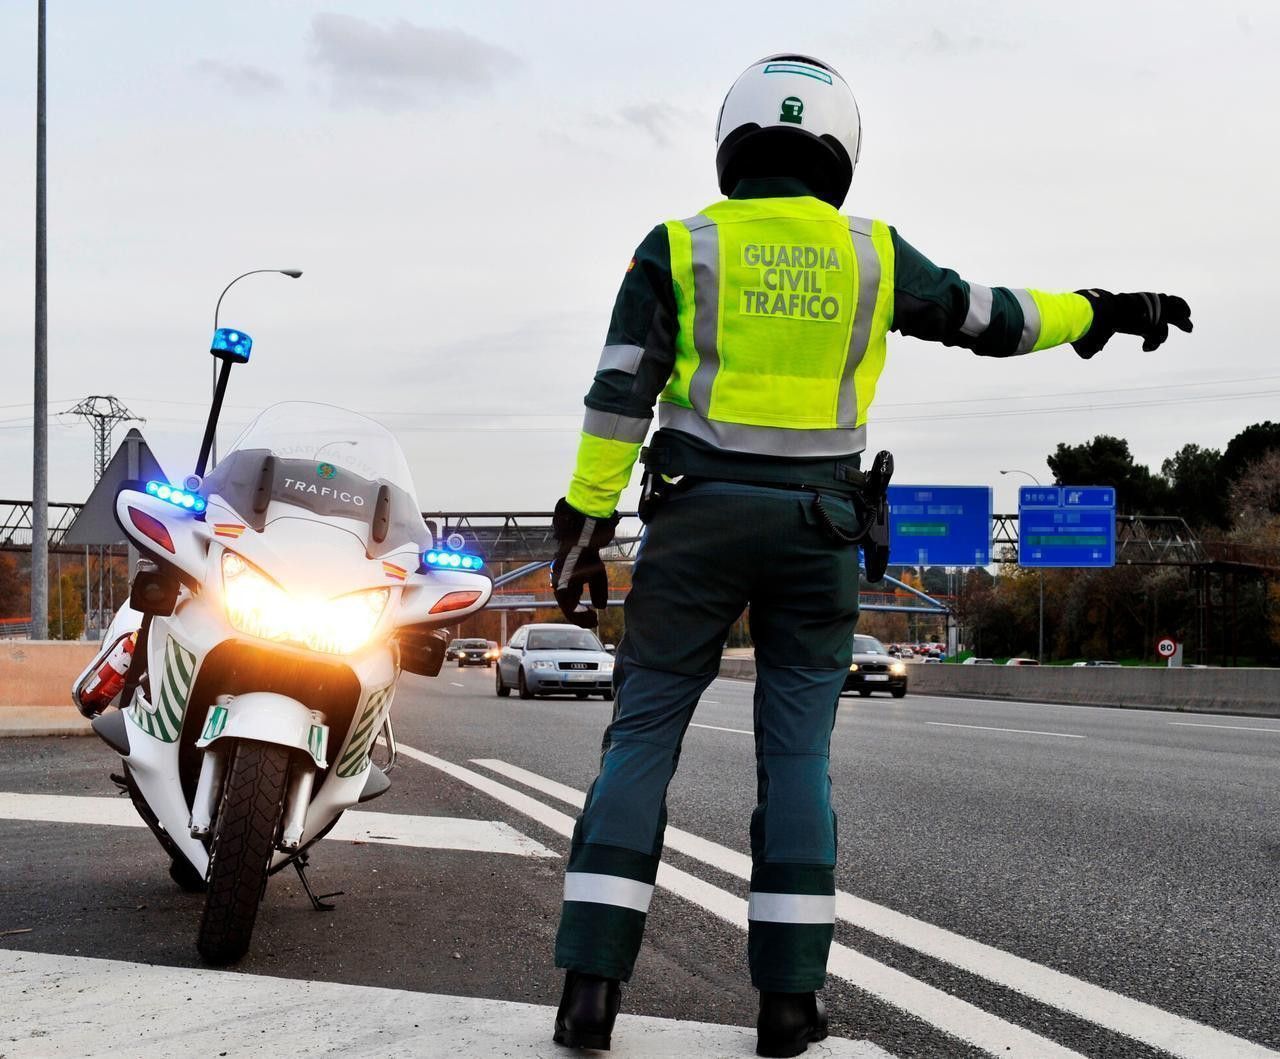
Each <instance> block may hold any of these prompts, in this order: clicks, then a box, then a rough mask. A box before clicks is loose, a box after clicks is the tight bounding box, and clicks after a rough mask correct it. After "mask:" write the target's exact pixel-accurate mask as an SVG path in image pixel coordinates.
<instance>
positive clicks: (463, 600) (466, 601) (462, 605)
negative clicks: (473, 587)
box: [431, 592, 480, 614]
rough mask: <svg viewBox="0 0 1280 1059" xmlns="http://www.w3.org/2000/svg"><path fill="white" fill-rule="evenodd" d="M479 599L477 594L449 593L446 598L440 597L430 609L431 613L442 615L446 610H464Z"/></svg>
mask: <svg viewBox="0 0 1280 1059" xmlns="http://www.w3.org/2000/svg"><path fill="white" fill-rule="evenodd" d="M479 598H480V593H479V592H450V593H449V594H448V595H447V596H441V597H440V600H439V602H438V603H436V605H435V606H434V607H432V608H431V613H432V614H442V613H444V612H445V611H448V610H466V609H467V607H469V606H471V604H472V603H474V602H475V601H476V600H477V599H479Z"/></svg>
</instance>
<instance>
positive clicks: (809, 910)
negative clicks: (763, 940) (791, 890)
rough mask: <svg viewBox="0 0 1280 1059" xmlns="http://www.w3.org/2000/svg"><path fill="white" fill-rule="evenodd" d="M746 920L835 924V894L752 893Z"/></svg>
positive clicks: (748, 902)
mask: <svg viewBox="0 0 1280 1059" xmlns="http://www.w3.org/2000/svg"><path fill="white" fill-rule="evenodd" d="M747 918H748V919H753V920H755V921H756V922H757V923H834V922H835V921H836V898H835V894H766V893H756V892H754V891H752V894H751V897H750V899H749V900H748V901H747Z"/></svg>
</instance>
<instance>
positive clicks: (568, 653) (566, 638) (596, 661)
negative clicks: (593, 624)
mask: <svg viewBox="0 0 1280 1059" xmlns="http://www.w3.org/2000/svg"><path fill="white" fill-rule="evenodd" d="M494 685H495V687H494V690H495V691H497V693H498V694H499V695H500V696H502V697H504V698H505V697H506V696H508V695H510V694H511V689H512V688H515V689H516V690H517V691H518V692H519V693H520V697H521V698H522V699H532V698H534V697H535V696H538V695H576V696H577V697H578V698H580V699H585V698H586V697H587V696H588V695H599V696H600V697H601V698H602V699H605V700H606V701H607V700H609V699H612V698H613V645H612V644H610V645H608V646H605V645H604V644H602V643H601V642H600V641H599V640H598V639H597V638H596V634H595V633H593V632H591V631H590V630H589V629H580V628H578V627H577V626H576V625H556V624H545V625H543V624H538V625H525V626H523V627H522V628H520V629H517V630H516V632H515V635H514V636H512V637H511V641H510V642H509V643H508V644H507V646H506V647H504V648H503V649H502V653H501V654H500V655H499V656H498V665H497V668H496V670H495V675H494Z"/></svg>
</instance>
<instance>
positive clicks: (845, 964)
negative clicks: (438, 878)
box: [400, 743, 1080, 1059]
mask: <svg viewBox="0 0 1280 1059" xmlns="http://www.w3.org/2000/svg"><path fill="white" fill-rule="evenodd" d="M400 753H401V754H402V755H404V756H405V757H409V758H412V759H413V760H415V761H421V762H422V763H423V764H424V765H430V766H431V767H432V768H436V769H439V770H440V771H441V772H443V773H445V774H446V775H448V776H452V777H454V779H458V780H461V781H462V782H463V783H467V784H469V785H470V786H472V787H474V788H475V789H476V790H478V791H482V792H483V793H485V794H488V795H490V796H491V797H493V798H496V799H497V800H498V801H500V802H503V803H504V804H505V805H508V806H510V807H511V808H512V809H515V810H516V811H517V812H520V813H524V814H525V815H526V816H529V817H531V818H532V819H534V820H536V821H538V823H540V824H543V825H544V826H545V827H547V828H549V829H551V830H552V831H555V832H556V833H557V834H560V835H563V836H564V837H565V838H569V837H570V836H571V835H572V834H573V818H572V817H571V816H567V815H566V814H565V813H562V812H560V811H559V810H556V809H552V808H551V807H550V806H549V805H545V804H543V803H542V802H540V801H538V799H536V798H531V797H530V796H529V795H527V794H524V793H522V792H521V791H518V790H515V789H514V788H512V787H508V786H506V785H505V784H502V783H498V782H497V781H496V780H493V779H490V778H489V777H488V776H484V775H481V774H480V773H478V772H475V771H473V770H472V769H469V768H465V767H463V766H462V765H455V764H454V763H453V762H451V761H445V760H444V759H443V758H438V757H434V756H432V755H431V754H427V753H424V752H423V751H421V750H415V749H414V748H413V747H409V746H405V745H404V744H403V743H401V744H400ZM484 764H485V765H486V766H488V765H492V764H498V765H502V764H503V763H502V762H496V763H495V762H485V763H484ZM505 767H507V768H511V767H513V766H505ZM521 771H522V772H523V770H521ZM528 775H530V776H534V774H533V773H529V774H528ZM537 778H539V779H540V778H541V777H537ZM547 782H548V783H551V782H554V781H547ZM530 786H533V785H532V784H530ZM560 786H562V785H559V784H557V787H560ZM535 789H536V788H535ZM564 789H565V790H572V788H564ZM573 795H574V797H575V798H576V799H577V804H579V805H581V803H582V797H583V796H582V794H581V792H578V791H574V792H573ZM674 830H675V829H674V828H669V829H668V832H667V833H668V835H670V834H671V833H672V831H674ZM690 837H693V836H690ZM698 841H699V842H702V841H704V840H701V839H699V840H698ZM706 845H707V847H708V848H709V847H711V846H713V845H714V844H713V843H707V844H706ZM673 848H674V846H673ZM718 848H720V849H724V847H718ZM725 852H729V853H731V852H732V851H731V850H725ZM657 885H658V886H659V887H661V888H662V889H664V890H667V891H669V892H671V893H674V894H676V895H677V896H679V897H683V898H684V899H685V900H686V901H689V902H691V903H693V904H695V905H698V906H699V907H701V908H704V909H706V910H707V911H708V912H710V913H711V914H712V915H714V916H717V917H718V918H720V919H722V920H724V921H725V922H726V923H730V924H732V925H733V926H735V927H738V928H739V929H741V930H746V929H747V902H746V901H745V900H743V899H742V898H741V897H738V896H737V895H736V894H733V893H730V892H729V891H728V890H722V889H721V888H720V887H718V886H713V885H712V884H711V883H709V882H707V881H705V880H704V879H700V878H698V876H696V875H691V874H690V873H689V872H686V871H681V870H680V869H679V868H674V867H672V866H671V865H670V864H661V865H659V866H658V878H657ZM827 968H828V970H829V971H830V973H831V974H832V975H834V976H836V977H838V978H842V979H844V980H845V981H846V982H849V983H850V984H852V985H854V986H856V987H857V988H859V989H861V990H863V991H864V992H867V993H869V994H871V995H872V996H875V997H878V998H879V999H881V1000H883V1001H885V1002H886V1003H888V1004H892V1005H893V1006H894V1007H896V1008H899V1009H900V1010H902V1011H905V1012H908V1013H909V1014H911V1015H914V1016H915V1017H917V1018H919V1019H921V1020H923V1021H924V1022H927V1023H929V1024H930V1025H932V1026H936V1027H937V1028H938V1029H940V1030H941V1031H942V1032H944V1033H947V1034H950V1035H951V1036H953V1037H957V1038H959V1039H960V1040H962V1041H965V1042H967V1043H968V1044H970V1045H973V1046H974V1047H977V1048H979V1049H981V1050H982V1051H985V1052H987V1053H988V1054H990V1055H998V1056H1002V1057H1003V1059H1069V1057H1070V1059H1080V1055H1079V1053H1078V1052H1074V1051H1072V1050H1071V1049H1069V1048H1064V1047H1063V1046H1062V1045H1060V1044H1058V1043H1056V1042H1054V1041H1051V1040H1049V1039H1048V1038H1047V1037H1042V1036H1040V1035H1039V1034H1037V1033H1033V1032H1031V1031H1030V1030H1028V1029H1025V1028H1023V1027H1022V1026H1018V1025H1015V1024H1014V1023H1012V1022H1008V1021H1006V1020H1005V1019H1002V1018H999V1017H997V1016H995V1015H992V1014H991V1013H990V1012H987V1011H983V1010H982V1009H981V1008H979V1007H977V1006H975V1005H973V1004H970V1003H969V1002H968V1001H965V1000H961V999H960V998H959V997H955V996H952V995H951V994H949V993H946V992H943V991H942V990H941V989H936V988H934V987H933V986H931V985H927V984H926V983H924V982H921V981H918V980H916V979H915V978H912V977H911V976H910V975H906V974H903V973H902V972H901V971H898V970H896V969H895V968H893V967H889V966H888V965H886V964H883V963H880V962H878V961H876V960H873V959H871V958H870V957H868V956H864V955H863V954H862V953H860V952H856V951H854V950H853V949H851V948H849V947H848V946H845V945H841V944H838V943H837V944H835V945H832V946H831V957H830V960H829V961H828V964H827Z"/></svg>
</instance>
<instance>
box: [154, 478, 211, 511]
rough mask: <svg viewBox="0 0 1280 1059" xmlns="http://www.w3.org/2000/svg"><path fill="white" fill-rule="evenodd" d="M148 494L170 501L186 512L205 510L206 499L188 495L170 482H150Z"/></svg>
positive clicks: (193, 494) (191, 494) (192, 494)
mask: <svg viewBox="0 0 1280 1059" xmlns="http://www.w3.org/2000/svg"><path fill="white" fill-rule="evenodd" d="M147 492H148V493H150V494H151V495H152V496H154V497H158V498H159V499H161V500H167V501H169V503H171V504H172V505H173V506H174V507H180V508H182V509H183V510H184V511H194V512H196V513H199V512H201V511H203V510H204V509H205V502H204V497H202V496H197V495H196V494H195V493H188V492H187V491H186V490H184V489H179V488H178V487H177V486H176V485H170V484H169V483H168V482H148V483H147Z"/></svg>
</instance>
